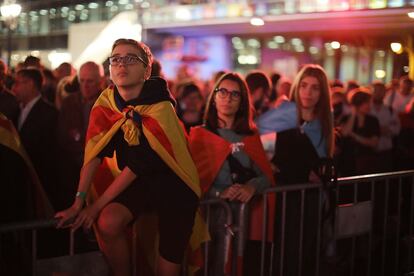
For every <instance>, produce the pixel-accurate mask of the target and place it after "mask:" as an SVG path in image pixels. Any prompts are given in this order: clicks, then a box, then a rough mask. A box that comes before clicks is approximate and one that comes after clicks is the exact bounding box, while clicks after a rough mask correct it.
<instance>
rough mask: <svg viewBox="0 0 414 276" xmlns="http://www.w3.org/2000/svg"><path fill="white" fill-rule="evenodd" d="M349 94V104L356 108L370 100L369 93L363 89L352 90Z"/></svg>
mask: <svg viewBox="0 0 414 276" xmlns="http://www.w3.org/2000/svg"><path fill="white" fill-rule="evenodd" d="M350 93H351V97H350V104H351V105H354V106H356V107H359V106H361V105H363V104H364V103H368V102H369V101H370V100H371V98H372V95H371V93H370V92H368V91H367V90H365V89H360V88H355V89H354V90H351V92H350Z"/></svg>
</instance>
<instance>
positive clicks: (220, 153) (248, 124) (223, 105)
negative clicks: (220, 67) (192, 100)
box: [189, 73, 273, 275]
mask: <svg viewBox="0 0 414 276" xmlns="http://www.w3.org/2000/svg"><path fill="white" fill-rule="evenodd" d="M189 145H190V151H191V154H192V156H193V159H194V162H195V164H196V166H197V169H198V172H199V175H200V181H201V187H202V191H203V193H204V197H205V198H221V199H224V200H228V201H229V202H231V203H232V205H233V206H237V204H240V203H247V202H250V205H249V206H251V208H252V212H253V213H252V215H251V218H252V220H251V225H256V226H257V225H261V223H260V219H261V217H260V215H259V214H260V210H259V209H260V207H261V204H260V203H259V202H258V200H252V198H253V196H254V195H255V194H259V193H260V192H261V191H263V190H264V189H265V188H267V187H269V186H270V185H271V183H272V182H273V181H272V174H271V168H270V164H269V163H268V161H267V159H266V155H265V153H264V150H263V147H262V145H261V142H260V139H259V136H258V135H257V132H256V128H255V125H254V122H253V120H252V106H251V102H250V98H249V93H248V88H247V85H246V83H245V81H244V80H243V79H242V78H241V77H240V75H238V74H236V73H227V74H224V75H223V76H222V77H221V78H220V79H219V80H218V82H217V83H216V85H215V86H214V89H213V93H211V94H210V96H209V98H208V101H207V106H206V111H205V115H204V125H203V126H201V127H194V128H192V129H191V130H190V138H189ZM254 214H257V215H254ZM234 217H237V216H234ZM211 218H212V219H211V220H210V221H212V222H213V224H212V225H211V227H210V229H211V235H212V240H213V243H214V246H213V247H212V248H215V250H214V252H213V255H214V258H213V260H212V262H213V263H212V264H210V265H212V269H211V270H210V271H211V275H223V273H224V265H225V264H224V260H225V259H227V258H228V256H225V253H224V252H225V249H224V248H223V246H224V236H225V233H226V228H225V217H224V214H222V213H221V212H220V210H219V208H217V209H214V210H213V212H212V216H211ZM253 218H254V219H256V220H253ZM250 230H251V231H249V233H250V239H256V240H260V239H261V236H260V234H261V232H260V231H259V230H260V229H257V227H256V228H252V229H250ZM227 249H228V248H227ZM227 260H228V259H227ZM245 275H254V273H253V274H251V273H247V274H245Z"/></svg>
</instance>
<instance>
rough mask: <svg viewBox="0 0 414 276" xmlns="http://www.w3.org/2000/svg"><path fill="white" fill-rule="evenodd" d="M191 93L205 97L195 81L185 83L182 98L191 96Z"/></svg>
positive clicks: (201, 97)
mask: <svg viewBox="0 0 414 276" xmlns="http://www.w3.org/2000/svg"><path fill="white" fill-rule="evenodd" d="M191 94H197V96H198V97H199V98H200V99H203V95H202V94H201V89H200V87H199V86H198V85H196V84H194V83H189V84H186V85H184V87H183V90H182V92H181V97H180V100H182V99H184V98H185V97H187V96H190V95H191Z"/></svg>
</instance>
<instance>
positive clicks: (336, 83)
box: [330, 79, 344, 88]
mask: <svg viewBox="0 0 414 276" xmlns="http://www.w3.org/2000/svg"><path fill="white" fill-rule="evenodd" d="M330 85H331V87H332V88H334V87H341V88H344V83H343V82H342V81H341V80H338V79H334V80H333V81H332V82H331V84H330Z"/></svg>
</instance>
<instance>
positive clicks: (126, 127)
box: [84, 87, 208, 263]
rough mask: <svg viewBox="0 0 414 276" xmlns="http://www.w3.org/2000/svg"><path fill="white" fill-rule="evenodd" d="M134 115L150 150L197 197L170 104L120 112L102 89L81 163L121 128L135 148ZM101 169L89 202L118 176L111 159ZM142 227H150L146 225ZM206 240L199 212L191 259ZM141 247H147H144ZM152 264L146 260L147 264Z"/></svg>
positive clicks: (183, 140) (109, 93)
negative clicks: (138, 119) (138, 121)
mask: <svg viewBox="0 0 414 276" xmlns="http://www.w3.org/2000/svg"><path fill="white" fill-rule="evenodd" d="M133 113H137V114H139V116H140V119H141V121H142V131H143V133H144V135H145V136H146V138H147V140H148V142H149V144H150V146H151V148H152V149H153V150H154V151H155V152H156V153H157V154H158V155H159V156H160V157H161V159H162V160H163V161H164V162H165V163H166V164H167V165H168V166H169V167H170V168H171V169H172V170H173V171H174V172H175V173H176V174H177V175H178V176H179V177H180V178H181V179H182V180H183V181H184V182H185V183H186V184H187V185H188V187H190V189H191V190H193V192H194V193H195V194H196V195H197V196H198V197H200V195H201V189H200V185H199V178H198V174H197V169H196V167H195V165H194V162H193V160H192V158H191V156H190V154H189V151H188V145H187V140H186V137H185V134H184V130H183V128H182V125H181V124H180V122H179V120H178V117H177V115H176V113H175V111H174V108H173V106H172V104H171V102H170V101H167V100H165V101H160V102H156V103H154V104H148V105H137V106H128V107H127V108H125V109H124V110H120V109H119V108H118V106H117V104H116V101H115V98H114V89H113V88H112V87H108V88H107V89H105V90H104V91H103V92H102V93H101V95H100V96H99V98H98V99H97V101H96V103H95V104H94V106H93V108H92V110H91V115H90V118H89V127H88V131H87V135H86V147H85V160H84V164H87V163H88V162H90V161H91V160H92V159H93V158H95V157H96V156H97V155H98V154H99V153H100V152H101V151H102V149H103V148H104V147H105V146H106V145H107V144H108V143H109V141H110V140H111V138H112V137H113V136H114V135H115V133H116V132H117V131H118V130H119V129H120V128H122V130H123V132H124V139H125V140H126V141H127V142H128V144H130V145H137V144H138V143H139V135H141V133H140V130H139V128H138V127H137V126H136V125H135V123H134V121H133V115H131V114H133ZM101 169H103V170H102V171H101V172H99V173H98V174H97V177H98V178H99V181H96V179H95V181H94V185H93V187H92V193H91V196H90V197H89V198H88V201H93V200H94V199H96V198H97V197H98V196H99V195H100V194H102V193H103V192H104V191H105V189H106V188H107V187H108V185H110V184H111V183H112V180H113V179H114V178H115V177H116V176H117V175H118V174H119V173H120V171H119V169H118V166H117V165H116V161H115V159H114V158H113V159H112V160H106V161H105V162H104V163H103V166H101ZM105 179H106V181H105ZM141 222H142V219H141V218H140V219H139V220H138V222H137V223H138V225H136V226H134V229H136V230H134V231H133V234H137V232H140V231H139V230H137V228H139V225H140V224H144V223H141ZM145 224H146V223H145ZM145 227H150V226H149V225H145ZM155 229H156V228H155ZM143 231H144V230H143ZM147 232H148V231H146V233H147ZM138 238H140V237H138ZM141 238H142V237H141ZM207 239H208V231H207V227H206V225H205V224H204V222H203V220H202V218H201V216H200V213H199V212H197V214H196V218H195V222H194V227H193V234H192V236H191V238H190V252H191V255H193V256H194V255H195V254H196V252H198V250H199V248H200V245H201V243H202V242H203V241H206V240H207ZM145 240H150V238H148V239H147V237H145ZM144 247H147V248H148V246H146V245H144ZM135 248H136V247H135V246H134V248H133V250H134V249H135ZM155 255H156V253H153V254H147V256H155ZM153 261H154V260H149V262H150V263H153Z"/></svg>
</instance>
